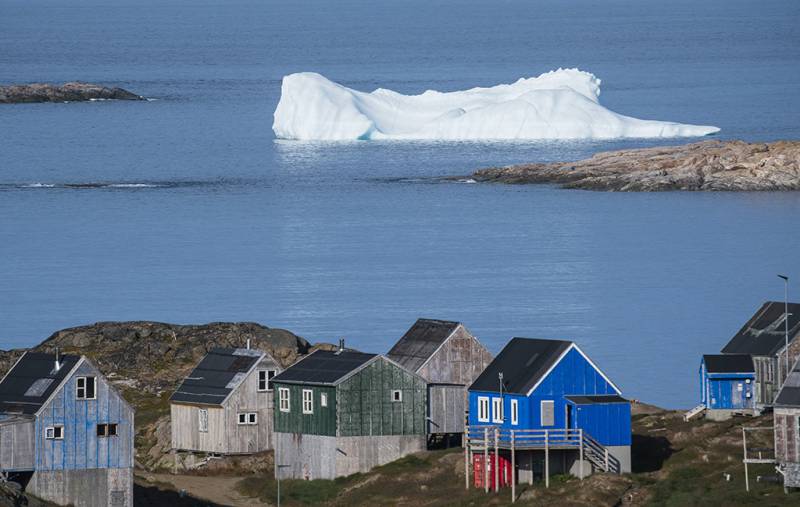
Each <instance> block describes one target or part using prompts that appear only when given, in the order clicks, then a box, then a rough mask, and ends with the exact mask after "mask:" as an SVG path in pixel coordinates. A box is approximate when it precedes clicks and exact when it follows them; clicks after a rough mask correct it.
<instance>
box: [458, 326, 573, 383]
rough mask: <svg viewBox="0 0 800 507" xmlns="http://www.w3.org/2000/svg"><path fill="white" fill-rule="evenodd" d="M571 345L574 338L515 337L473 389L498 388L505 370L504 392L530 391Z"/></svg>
mask: <svg viewBox="0 0 800 507" xmlns="http://www.w3.org/2000/svg"><path fill="white" fill-rule="evenodd" d="M570 345H572V342H569V341H564V340H541V339H535V338H512V339H511V341H510V342H508V344H507V345H506V346H505V348H503V350H502V351H500V354H498V355H497V357H495V358H494V361H492V362H491V363H490V364H489V366H487V367H486V369H485V370H483V373H481V374H480V376H479V377H478V378H477V379H476V380H475V382H473V384H472V385H471V386H470V390H472V391H488V392H499V391H500V381H499V380H498V374H499V373H500V372H503V384H504V387H503V391H504V392H507V393H514V394H528V391H529V390H530V389H531V388H532V387H533V386H534V385H536V383H537V382H538V381H539V379H540V378H541V377H542V376H543V375H544V374H545V373H546V372H547V370H549V369H550V367H551V366H553V364H555V362H556V361H557V360H558V358H559V357H560V356H561V354H562V353H564V351H565V350H567V349H568V348H569V347H570Z"/></svg>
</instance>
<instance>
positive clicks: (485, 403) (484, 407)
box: [478, 396, 489, 422]
mask: <svg viewBox="0 0 800 507" xmlns="http://www.w3.org/2000/svg"><path fill="white" fill-rule="evenodd" d="M478 421H479V422H489V398H487V397H485V396H478Z"/></svg>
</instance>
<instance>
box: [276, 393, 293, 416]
mask: <svg viewBox="0 0 800 507" xmlns="http://www.w3.org/2000/svg"><path fill="white" fill-rule="evenodd" d="M278 410H280V411H281V412H287V413H288V412H290V411H291V399H290V398H289V388H288V387H279V388H278Z"/></svg>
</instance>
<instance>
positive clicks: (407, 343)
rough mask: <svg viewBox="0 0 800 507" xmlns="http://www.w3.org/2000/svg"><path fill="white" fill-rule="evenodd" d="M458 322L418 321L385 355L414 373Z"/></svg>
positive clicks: (454, 328)
mask: <svg viewBox="0 0 800 507" xmlns="http://www.w3.org/2000/svg"><path fill="white" fill-rule="evenodd" d="M458 325H459V323H458V322H451V321H447V320H433V319H418V320H417V321H416V322H415V323H414V325H413V326H411V328H410V329H409V330H408V331H406V334H404V335H403V336H402V337H401V338H400V340H398V341H397V343H395V344H394V347H392V350H390V351H389V353H388V354H387V355H386V356H387V357H388V358H389V359H391V360H392V361H394V362H396V363H398V364H399V365H400V366H402V367H403V368H405V369H407V370H410V371H412V372H416V371H417V370H418V369H419V368H420V367H421V366H422V365H423V364H424V363H425V361H427V360H428V358H429V357H431V355H433V353H434V352H436V350H437V349H438V348H439V347H440V346H441V345H442V343H444V341H445V340H446V339H447V337H448V336H450V335H451V334H453V331H455V330H456V328H457V327H458Z"/></svg>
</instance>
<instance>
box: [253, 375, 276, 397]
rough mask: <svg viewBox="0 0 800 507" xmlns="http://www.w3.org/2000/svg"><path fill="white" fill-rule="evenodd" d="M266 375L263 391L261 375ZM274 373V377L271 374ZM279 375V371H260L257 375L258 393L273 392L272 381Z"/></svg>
mask: <svg viewBox="0 0 800 507" xmlns="http://www.w3.org/2000/svg"><path fill="white" fill-rule="evenodd" d="M262 373H263V374H264V389H261V374H262ZM270 373H272V377H270V376H269V374H270ZM277 374H278V371H277V370H258V373H257V374H256V391H258V392H259V393H268V392H270V391H272V386H270V381H271V380H272V379H273V378H274V377H275V375H277Z"/></svg>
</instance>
